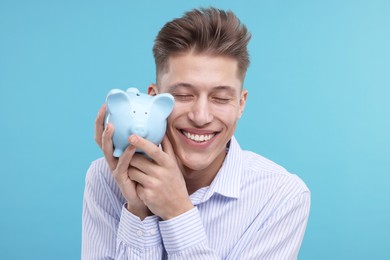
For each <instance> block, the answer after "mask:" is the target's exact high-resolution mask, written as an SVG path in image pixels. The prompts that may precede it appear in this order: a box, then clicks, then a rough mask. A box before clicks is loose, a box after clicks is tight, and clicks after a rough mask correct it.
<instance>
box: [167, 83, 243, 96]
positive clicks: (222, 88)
mask: <svg viewBox="0 0 390 260" xmlns="http://www.w3.org/2000/svg"><path fill="white" fill-rule="evenodd" d="M180 87H183V88H194V86H193V85H191V84H189V83H177V84H175V85H172V86H170V87H169V88H168V90H169V92H174V91H175V90H176V89H178V88H180ZM212 91H228V92H230V93H232V94H235V93H236V89H235V88H233V87H231V86H224V85H221V86H215V87H213V88H212Z"/></svg>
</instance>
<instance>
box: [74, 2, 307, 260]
mask: <svg viewBox="0 0 390 260" xmlns="http://www.w3.org/2000/svg"><path fill="white" fill-rule="evenodd" d="M249 39H250V34H249V33H248V31H247V29H246V27H245V26H244V25H242V24H241V23H240V21H239V20H238V19H237V17H236V16H235V15H234V14H233V13H232V12H224V11H221V10H217V9H214V8H208V9H200V10H193V11H191V12H188V13H186V14H185V15H184V16H183V17H182V18H179V19H175V20H173V21H171V22H169V23H167V24H166V25H165V26H164V27H163V28H162V29H161V31H160V32H159V34H158V36H157V38H156V41H155V45H154V48H153V52H154V57H155V61H156V71H157V84H156V85H154V84H152V85H150V86H149V87H148V93H149V94H150V95H155V94H157V93H163V92H169V93H171V94H172V95H173V96H174V97H175V107H174V109H173V112H172V114H171V115H170V117H169V118H168V125H167V132H166V136H165V137H164V140H163V142H162V149H161V148H159V147H157V146H155V145H154V144H152V143H150V142H148V141H147V140H144V139H143V138H141V137H139V136H135V135H132V136H130V137H129V143H130V144H131V145H130V146H129V147H128V148H127V149H126V151H125V152H124V154H123V155H122V156H121V157H120V158H119V159H117V158H114V157H113V156H112V152H113V148H112V147H113V146H112V141H111V137H112V134H113V132H114V128H113V126H112V125H108V126H107V127H106V129H104V131H103V118H104V111H105V107H104V106H103V107H102V108H101V109H100V111H99V114H98V116H97V119H96V126H95V127H96V130H95V140H96V142H97V143H98V144H99V146H100V147H101V148H102V150H103V153H104V156H105V158H102V159H99V160H96V161H94V162H93V163H92V164H91V167H90V168H89V170H88V173H87V177H86V187H85V195H84V209H83V235H82V240H83V244H82V258H83V259H167V258H168V259H295V258H296V257H297V255H298V251H299V248H300V245H301V242H302V239H303V235H304V231H305V227H306V223H307V219H308V215H309V208H310V192H309V190H308V188H307V187H306V186H305V184H304V183H303V182H302V181H301V180H300V179H299V178H298V177H297V176H295V175H292V174H290V173H288V172H287V171H286V170H285V169H284V168H282V167H280V166H278V165H277V164H275V163H273V162H271V161H269V160H267V159H265V158H263V157H261V156H260V155H257V154H254V153H252V152H249V151H243V150H241V148H240V146H239V144H238V143H237V140H236V139H235V138H234V136H233V134H234V131H235V128H236V125H237V122H238V120H239V118H240V117H241V115H242V113H243V111H244V108H245V103H246V100H247V91H246V90H244V89H243V82H244V78H245V73H246V70H247V67H248V65H249V57H248V52H247V44H248V42H249ZM136 148H141V149H142V150H143V151H144V152H146V153H147V154H148V155H149V157H150V158H151V159H150V158H146V157H144V156H142V155H139V154H135V153H134V152H135V149H136Z"/></svg>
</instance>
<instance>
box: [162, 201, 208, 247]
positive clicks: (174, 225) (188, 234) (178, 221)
mask: <svg viewBox="0 0 390 260" xmlns="http://www.w3.org/2000/svg"><path fill="white" fill-rule="evenodd" d="M159 225H160V232H161V236H162V239H163V241H164V246H165V249H166V250H167V253H168V254H173V253H176V252H177V251H182V250H185V249H187V248H190V247H192V246H195V245H197V244H199V243H204V242H206V241H207V236H206V232H205V230H204V227H203V223H202V220H201V218H200V215H199V211H198V208H197V207H194V208H193V209H191V210H189V211H187V212H185V213H183V214H181V215H179V216H177V217H175V218H172V219H169V220H166V221H160V223H159Z"/></svg>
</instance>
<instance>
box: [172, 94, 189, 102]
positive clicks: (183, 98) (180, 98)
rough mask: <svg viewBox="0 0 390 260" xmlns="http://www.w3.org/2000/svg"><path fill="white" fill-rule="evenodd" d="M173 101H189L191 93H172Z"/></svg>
mask: <svg viewBox="0 0 390 260" xmlns="http://www.w3.org/2000/svg"><path fill="white" fill-rule="evenodd" d="M173 97H174V98H175V101H190V100H192V99H193V96H192V95H187V94H173Z"/></svg>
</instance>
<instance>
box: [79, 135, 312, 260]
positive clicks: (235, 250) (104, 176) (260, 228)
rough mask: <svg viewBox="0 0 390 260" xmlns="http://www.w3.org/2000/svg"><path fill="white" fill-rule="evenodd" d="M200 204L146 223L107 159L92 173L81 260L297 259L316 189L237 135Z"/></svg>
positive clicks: (199, 194)
mask: <svg viewBox="0 0 390 260" xmlns="http://www.w3.org/2000/svg"><path fill="white" fill-rule="evenodd" d="M190 198H191V201H192V203H193V205H194V206H195V207H194V208H193V209H191V210H190V211H187V212H186V213H184V214H182V215H179V216H177V217H175V218H173V219H170V220H167V221H162V220H161V219H159V217H157V216H149V217H147V218H145V219H144V220H143V221H141V220H140V219H139V218H138V217H137V216H135V215H133V214H131V213H130V212H129V211H128V210H127V209H126V207H125V203H126V201H125V199H124V197H123V196H122V195H121V192H120V191H119V188H118V186H117V185H116V183H115V180H114V179H113V177H112V175H111V172H110V170H109V168H108V165H107V163H106V161H105V160H104V158H101V159H98V160H96V161H94V162H92V164H91V166H90V168H89V170H88V172H87V176H86V183H85V193H84V203H83V223H82V259H148V260H149V259H187V260H188V259H207V260H209V259H234V260H235V259H278V260H281V259H296V258H297V255H298V251H299V248H300V246H301V243H302V239H303V235H304V232H305V228H306V224H307V220H308V215H309V210H310V191H309V189H308V188H307V187H306V185H305V184H304V183H303V181H302V180H301V179H299V177H297V176H296V175H293V174H290V173H288V172H287V171H286V170H285V169H284V168H282V167H281V166H279V165H277V164H275V163H273V162H271V161H269V160H267V159H265V158H264V157H262V156H260V155H257V154H255V153H252V152H249V151H243V150H241V148H240V146H239V144H238V143H237V141H236V140H235V138H234V137H233V138H232V139H231V144H230V149H229V152H228V154H227V156H226V158H225V161H224V163H223V165H222V167H221V168H220V170H219V172H218V173H217V175H216V177H215V178H214V180H213V182H212V183H211V184H210V186H207V187H203V188H201V189H199V190H198V191H196V192H195V193H193V194H192V195H191V196H190Z"/></svg>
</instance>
